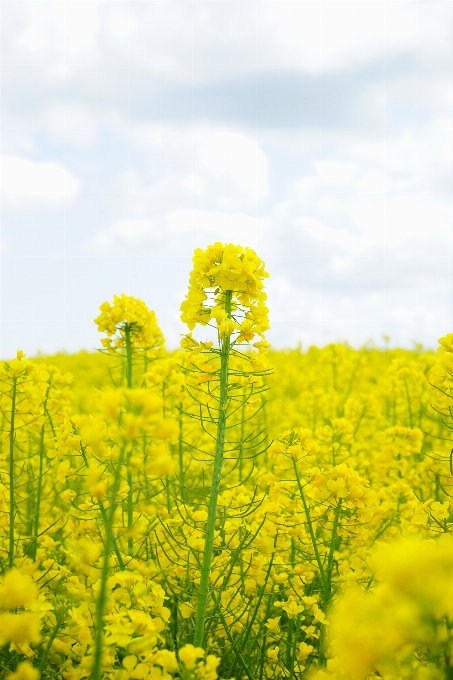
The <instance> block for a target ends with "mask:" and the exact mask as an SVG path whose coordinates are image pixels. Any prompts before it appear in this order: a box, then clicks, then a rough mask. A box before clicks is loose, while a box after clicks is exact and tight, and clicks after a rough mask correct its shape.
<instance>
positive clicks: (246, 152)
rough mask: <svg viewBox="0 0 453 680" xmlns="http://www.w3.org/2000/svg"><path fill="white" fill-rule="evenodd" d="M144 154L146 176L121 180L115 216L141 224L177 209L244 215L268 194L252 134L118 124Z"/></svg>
mask: <svg viewBox="0 0 453 680" xmlns="http://www.w3.org/2000/svg"><path fill="white" fill-rule="evenodd" d="M116 124H117V125H118V126H121V129H126V134H127V135H128V137H129V139H130V140H132V142H133V144H134V147H135V149H136V150H137V151H138V150H139V151H140V152H142V153H143V154H144V158H143V160H144V163H145V170H144V172H142V173H141V174H140V175H138V173H137V172H136V171H134V170H132V171H129V172H126V173H123V174H122V175H121V176H120V177H118V178H117V180H116V183H115V185H114V188H113V193H114V197H113V202H112V200H111V198H110V197H109V205H110V206H111V210H112V212H115V214H118V213H120V214H121V216H122V217H124V218H130V217H132V216H133V217H134V218H142V217H147V216H149V215H150V214H152V215H156V214H161V213H163V212H167V211H173V210H175V209H176V208H179V209H188V208H190V209H204V210H218V211H224V212H229V211H234V212H237V211H242V210H245V209H253V208H254V207H255V206H257V205H259V204H260V203H261V202H262V201H263V200H264V199H265V198H266V197H267V194H268V191H269V180H268V161H267V158H266V154H265V153H264V151H263V150H262V148H261V146H260V145H259V144H258V142H257V141H255V139H253V137H252V136H251V134H250V133H248V132H247V131H244V130H237V129H233V128H229V127H226V126H203V125H200V124H197V125H170V124H154V125H135V126H131V127H130V128H127V127H126V124H125V123H124V121H122V119H120V121H117V123H116Z"/></svg>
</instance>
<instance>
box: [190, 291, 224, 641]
mask: <svg viewBox="0 0 453 680" xmlns="http://www.w3.org/2000/svg"><path fill="white" fill-rule="evenodd" d="M232 294H233V292H232V291H231V290H227V291H225V309H226V311H227V314H228V317H229V318H230V317H231V299H232ZM229 358H230V339H229V337H226V338H225V339H224V340H223V342H222V344H221V348H220V397H219V416H218V421H217V437H216V447H215V455H214V470H213V473H212V482H211V494H210V498H209V507H208V519H207V522H206V536H205V543H204V551H203V561H202V565H201V576H200V587H199V591H198V602H197V613H196V616H195V634H194V645H195V646H196V647H202V646H203V639H204V626H205V621H206V610H207V606H208V591H209V574H210V571H211V562H212V556H213V553H214V532H215V522H216V518H217V500H218V496H219V490H220V480H221V476H222V466H223V452H224V445H225V431H226V405H227V400H228V366H229ZM219 613H220V612H219Z"/></svg>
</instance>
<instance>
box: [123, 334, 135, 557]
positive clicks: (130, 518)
mask: <svg viewBox="0 0 453 680" xmlns="http://www.w3.org/2000/svg"><path fill="white" fill-rule="evenodd" d="M124 335H125V339H126V381H127V387H128V389H132V343H131V327H130V326H129V324H126V326H125V328H124ZM129 459H130V453H129V455H128V465H127V485H128V487H129V495H128V497H127V532H128V539H127V551H128V553H129V555H131V557H133V555H134V539H133V537H132V536H131V531H132V525H133V523H134V498H133V493H134V478H133V476H132V471H131V470H130V466H129Z"/></svg>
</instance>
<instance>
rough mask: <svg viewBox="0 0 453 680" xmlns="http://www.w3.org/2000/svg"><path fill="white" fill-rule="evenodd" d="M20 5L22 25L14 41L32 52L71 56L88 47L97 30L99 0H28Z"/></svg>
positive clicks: (92, 44)
mask: <svg viewBox="0 0 453 680" xmlns="http://www.w3.org/2000/svg"><path fill="white" fill-rule="evenodd" d="M24 5H25V6H24V7H22V8H20V11H21V13H22V16H23V17H24V18H25V22H26V25H25V27H24V30H23V31H22V32H21V33H20V34H19V36H18V38H17V41H16V44H17V45H18V46H20V47H23V48H25V49H26V50H28V51H29V52H31V53H32V54H35V55H36V54H39V53H43V52H52V53H62V54H68V55H71V56H74V55H77V54H80V53H81V52H84V51H87V50H90V48H92V47H93V46H94V44H95V39H96V35H97V33H98V31H99V27H100V22H99V5H100V3H99V2H96V0H90V1H89V2H74V0H71V1H70V2H66V1H65V0H63V2H61V1H59V0H51V1H46V2H40V1H39V0H38V1H37V2H28V3H24Z"/></svg>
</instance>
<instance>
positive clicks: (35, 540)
mask: <svg viewBox="0 0 453 680" xmlns="http://www.w3.org/2000/svg"><path fill="white" fill-rule="evenodd" d="M49 390H50V385H48V387H47V390H46V396H45V399H44V413H46V406H47V398H48V396H49ZM45 429H46V422H45V421H44V423H43V426H42V428H41V438H40V442H39V476H38V487H37V489H36V512H35V521H34V527H33V550H32V560H33V561H34V560H36V553H37V550H38V536H39V520H40V514H41V497H42V477H43V473H44V434H45Z"/></svg>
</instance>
